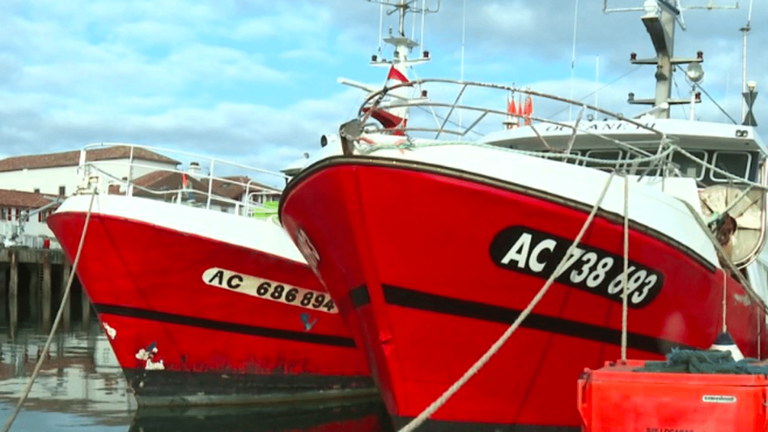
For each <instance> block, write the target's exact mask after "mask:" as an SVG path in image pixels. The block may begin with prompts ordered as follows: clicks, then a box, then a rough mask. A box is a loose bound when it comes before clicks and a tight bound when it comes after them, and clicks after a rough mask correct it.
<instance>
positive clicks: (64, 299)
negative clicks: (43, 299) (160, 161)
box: [2, 191, 96, 432]
mask: <svg viewBox="0 0 768 432" xmlns="http://www.w3.org/2000/svg"><path fill="white" fill-rule="evenodd" d="M95 197H96V192H95V191H94V192H93V193H92V194H91V203H90V204H89V205H88V213H87V214H86V216H85V225H84V226H83V234H82V235H81V236H80V244H79V245H78V246H77V254H76V255H75V262H74V263H73V264H72V270H71V272H70V274H69V280H68V281H67V288H66V289H65V290H64V295H63V296H62V298H61V304H60V305H59V312H58V313H57V314H56V320H55V321H54V322H53V328H51V332H50V333H49V334H48V340H46V341H45V346H43V351H42V352H41V353H40V357H39V358H38V359H37V364H36V365H35V370H34V371H33V372H32V377H31V378H30V379H29V382H28V383H27V386H26V387H25V388H24V391H23V392H22V394H21V398H19V402H18V403H17V404H16V407H15V408H14V409H13V412H12V413H11V415H10V416H9V417H8V420H6V421H5V425H4V426H3V430H2V432H8V431H9V430H10V429H11V426H12V425H13V422H14V421H15V420H16V416H17V415H18V414H19V411H20V410H21V406H22V405H23V404H24V401H25V400H27V396H29V392H30V390H32V384H34V383H35V379H37V375H38V374H39V373H40V368H41V367H42V366H43V361H44V360H45V356H46V355H47V354H48V350H49V349H50V348H51V342H52V341H53V335H54V334H56V329H57V328H58V327H59V322H61V317H62V316H63V315H64V308H65V307H66V305H67V301H68V300H69V291H70V289H71V288H72V281H73V280H74V278H75V270H77V264H78V263H79V262H80V253H81V252H82V251H83V244H84V243H85V233H86V232H87V231H88V224H89V223H90V221H91V209H92V208H93V200H94V198H95Z"/></svg>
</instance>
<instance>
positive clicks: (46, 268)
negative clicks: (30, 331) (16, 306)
mask: <svg viewBox="0 0 768 432" xmlns="http://www.w3.org/2000/svg"><path fill="white" fill-rule="evenodd" d="M42 288H43V295H42V301H43V328H44V329H46V330H48V329H49V328H50V327H51V254H49V253H48V251H45V252H43V287H42Z"/></svg>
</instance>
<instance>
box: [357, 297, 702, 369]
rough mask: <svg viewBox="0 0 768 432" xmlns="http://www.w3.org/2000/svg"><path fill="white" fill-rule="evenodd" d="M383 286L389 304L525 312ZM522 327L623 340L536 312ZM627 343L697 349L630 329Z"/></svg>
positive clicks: (491, 316) (505, 316)
mask: <svg viewBox="0 0 768 432" xmlns="http://www.w3.org/2000/svg"><path fill="white" fill-rule="evenodd" d="M383 288H384V299H385V300H386V302H387V303H388V304H391V305H393V306H402V307H407V308H410V309H418V310H422V311H428V312H437V313H441V314H446V315H452V316H458V317H462V318H473V319H478V320H483V321H490V322H496V323H500V324H506V325H511V324H512V323H513V322H515V320H516V319H517V317H518V316H520V313H521V312H522V310H519V309H510V308H505V307H501V306H494V305H489V304H485V303H479V302H473V301H468V300H459V299H455V298H451V297H444V296H440V295H436V294H427V293H423V292H420V291H416V290H411V289H406V288H400V287H396V286H392V285H383ZM361 292H364V294H365V297H366V298H367V299H368V301H366V302H365V303H362V304H359V305H358V304H355V307H356V308H357V307H360V306H363V305H365V304H368V303H370V298H369V297H368V296H367V294H368V290H367V288H366V287H365V286H361V287H358V288H355V289H354V290H352V291H350V296H351V297H352V298H355V297H358V298H361V297H363V295H362V294H360V293H361ZM521 327H525V328H529V329H533V330H541V331H545V332H550V333H556V334H560V335H564V336H572V337H577V338H581V339H586V340H591V341H595V342H602V343H607V344H612V345H620V344H621V330H616V329H612V328H608V327H603V326H599V325H594V324H587V323H583V322H579V321H574V320H568V319H563V318H557V317H552V316H548V315H542V314H537V313H531V314H530V315H528V318H526V319H525V320H524V321H523V322H522V324H521ZM627 347H628V348H632V349H637V350H641V351H646V352H649V353H654V354H666V353H668V352H669V351H670V350H671V349H672V348H673V347H677V348H681V349H695V348H693V347H689V346H686V345H683V344H680V343H677V342H672V341H669V340H666V339H661V338H656V337H652V336H646V335H642V334H638V333H631V332H630V333H628V334H627Z"/></svg>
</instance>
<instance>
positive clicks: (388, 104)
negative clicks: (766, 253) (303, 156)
mask: <svg viewBox="0 0 768 432" xmlns="http://www.w3.org/2000/svg"><path fill="white" fill-rule="evenodd" d="M404 87H413V88H414V89H415V90H416V91H415V93H416V94H418V95H419V96H417V97H414V98H410V99H407V98H403V97H402V96H400V94H402V92H399V94H397V95H392V94H391V92H392V91H393V90H397V89H400V88H404ZM430 95H437V98H435V99H433V98H432V97H431V96H430ZM441 100H448V102H442V101H441ZM534 102H535V104H536V107H537V108H536V112H551V113H561V114H563V116H565V115H564V113H566V112H568V111H570V112H571V113H572V114H573V113H575V119H574V120H566V119H560V118H558V116H557V115H552V116H543V115H538V114H537V115H534V110H533V109H532V107H533V104H534ZM403 107H407V108H408V113H409V115H408V118H407V121H403V122H402V123H401V124H400V125H398V126H396V127H383V126H379V125H377V124H376V123H375V122H372V120H373V119H376V118H378V117H379V116H383V115H384V113H385V112H387V111H388V110H391V109H393V108H403ZM598 117H599V118H600V119H601V120H597V121H596V120H595V119H596V118H598ZM572 118H573V117H572ZM660 124H662V122H660V120H659V119H657V118H655V117H653V116H652V115H649V114H648V113H646V114H644V115H642V116H641V117H639V118H630V117H627V116H624V115H622V114H620V113H614V112H611V111H608V110H605V109H602V108H599V107H596V106H593V105H590V104H587V103H584V102H580V101H574V100H570V99H567V98H563V97H560V96H557V95H552V94H548V93H544V92H540V91H535V90H532V89H530V88H522V87H516V86H506V85H499V84H488V83H479V82H470V81H458V80H450V79H420V80H415V81H410V82H405V83H398V84H396V85H393V86H390V87H385V88H383V89H381V90H380V91H377V92H374V93H371V94H370V95H369V96H368V97H367V98H366V99H365V101H364V102H363V104H362V105H361V107H360V109H359V111H358V115H357V118H355V119H354V120H352V121H350V122H347V123H345V124H344V125H342V127H341V128H340V131H339V135H340V137H341V142H342V150H343V151H344V152H345V154H353V153H358V154H372V153H375V152H377V151H379V150H384V149H399V150H401V151H408V150H416V149H418V148H420V147H421V148H424V147H436V146H450V145H462V146H466V145H474V146H486V147H492V148H494V149H496V150H499V151H507V152H515V153H520V154H527V155H531V156H535V157H539V158H547V159H555V160H560V161H563V162H568V163H572V164H577V165H584V166H586V167H590V168H595V169H601V170H605V171H616V172H618V173H620V174H626V175H627V176H628V178H630V177H631V178H632V179H636V180H637V181H646V182H647V183H651V182H653V183H654V184H660V186H661V188H662V191H665V182H666V183H670V182H674V183H675V184H677V185H682V184H683V183H686V184H687V185H688V186H686V187H685V189H684V191H685V192H684V193H685V197H686V198H687V199H688V201H687V202H689V203H690V202H693V201H694V200H693V199H691V197H694V196H696V195H698V197H696V198H698V201H699V203H698V204H699V206H700V207H701V208H700V209H695V210H696V213H697V214H698V215H699V216H701V218H702V222H703V223H704V224H706V225H708V226H709V227H710V229H711V230H712V231H713V233H715V234H716V235H717V236H718V237H719V240H718V241H720V242H721V243H722V244H723V245H725V244H726V243H728V241H729V240H728V239H730V238H733V237H734V236H735V237H736V238H737V239H736V240H734V241H733V242H731V243H728V244H730V245H732V246H733V250H734V251H733V253H732V254H731V258H732V259H733V262H734V263H735V264H736V265H738V266H740V267H743V266H744V265H747V264H748V263H750V262H751V261H752V260H753V259H754V258H755V256H756V254H757V253H759V251H760V250H761V248H762V245H763V244H764V239H765V236H766V214H767V213H768V212H767V211H766V193H765V192H766V186H765V185H766V179H767V178H768V173H767V172H766V170H765V167H766V164H763V169H762V170H758V169H756V168H755V169H751V168H749V169H748V170H747V171H749V172H748V173H745V172H744V171H742V172H741V173H738V172H736V171H734V170H733V169H730V170H729V169H728V167H723V166H720V164H719V163H717V164H716V163H714V162H716V161H712V160H706V158H705V159H702V158H699V157H697V156H696V155H695V154H694V153H696V152H695V151H693V149H694V148H695V147H690V145H691V143H694V144H695V141H696V140H695V138H692V137H695V136H696V135H701V136H702V137H703V138H704V135H703V134H702V133H701V132H700V131H699V130H697V128H698V127H699V126H697V124H700V123H697V122H693V121H691V122H690V123H688V122H680V123H675V124H674V125H671V123H664V124H665V125H666V126H664V127H663V130H661V128H657V127H656V126H657V125H660ZM673 126H674V127H673ZM733 127H734V128H736V129H734V131H735V132H736V133H735V138H734V135H733V134H731V132H733V131H730V130H729V132H728V134H731V135H723V136H722V137H718V138H722V140H721V141H723V142H727V143H733V144H734V146H732V147H731V148H737V146H736V145H737V144H738V147H741V148H743V145H744V142H745V141H744V140H743V139H741V140H740V139H739V138H740V137H741V138H743V137H744V136H746V135H745V134H746V133H747V132H746V131H745V130H743V129H742V130H739V128H740V127H739V126H733ZM678 130H679V132H677V131H678ZM739 133H742V135H739ZM683 137H685V140H687V141H685V142H686V144H685V145H682V144H681V143H682V142H683V141H684V138H683ZM706 138H708V139H709V141H710V142H711V141H712V140H711V138H712V136H706ZM729 140H730V141H729ZM702 141H707V140H702ZM723 148H728V147H727V146H724V147H723ZM692 151H693V152H692ZM724 151H725V150H724ZM747 160H748V161H751V160H752V158H751V156H748V158H747ZM749 164H750V162H747V166H748V167H749ZM692 165H693V166H699V167H701V169H702V170H705V171H702V172H708V173H710V179H713V178H714V177H715V175H716V176H717V178H718V179H717V181H713V182H709V183H708V184H707V183H702V182H701V181H700V180H699V179H698V178H693V176H691V175H690V173H689V172H684V171H685V169H687V168H690V167H691V166H692ZM716 165H717V166H716ZM754 166H755V167H756V166H757V163H755V165H754ZM684 167H685V169H684ZM724 168H725V169H724ZM731 168H732V167H731ZM693 171H694V172H698V171H696V170H693ZM757 171H760V172H759V173H758V174H755V173H756V172H757ZM750 173H751V174H750ZM650 177H652V179H651V178H650ZM672 178H676V179H683V180H682V182H681V181H679V180H671V179H672ZM681 187H682V186H681ZM678 190H680V191H681V192H680V193H683V192H682V191H683V190H682V189H678ZM729 212H730V213H729ZM726 214H730V216H731V218H732V219H735V220H736V223H737V225H738V228H737V229H736V232H735V233H733V232H729V231H728V230H730V229H731V228H729V224H730V222H729V219H728V218H727V217H726V216H725V215H726Z"/></svg>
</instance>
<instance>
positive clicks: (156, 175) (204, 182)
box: [133, 170, 280, 202]
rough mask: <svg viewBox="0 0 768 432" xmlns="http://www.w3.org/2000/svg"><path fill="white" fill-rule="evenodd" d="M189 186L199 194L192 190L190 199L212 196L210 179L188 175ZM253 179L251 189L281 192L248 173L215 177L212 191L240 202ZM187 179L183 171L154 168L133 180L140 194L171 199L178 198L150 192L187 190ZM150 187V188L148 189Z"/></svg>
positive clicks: (198, 200)
mask: <svg viewBox="0 0 768 432" xmlns="http://www.w3.org/2000/svg"><path fill="white" fill-rule="evenodd" d="M186 177H187V187H186V190H192V191H196V192H195V193H192V192H190V193H188V194H187V195H188V198H187V199H189V198H193V199H194V200H195V201H197V202H206V200H207V196H208V178H207V177H199V176H195V175H192V174H187V176H186ZM249 181H250V187H249V191H250V192H268V193H275V194H280V190H279V189H275V188H273V187H270V186H266V185H264V184H262V183H258V182H256V181H253V180H251V179H250V178H249V177H247V176H230V177H223V179H217V178H214V179H213V186H212V187H211V193H212V195H213V197H214V201H218V200H216V198H215V197H217V196H218V197H221V198H228V199H231V200H234V201H240V200H241V199H242V196H243V193H245V189H246V188H245V186H244V185H245V184H248V182H249ZM183 183H184V179H183V175H182V173H180V172H174V171H163V170H158V171H153V172H151V173H149V174H146V175H143V176H141V177H139V178H136V179H134V180H133V184H134V185H135V186H137V187H135V188H134V190H133V194H134V195H136V196H144V197H152V198H164V199H167V200H170V199H172V198H174V197H175V194H174V195H171V194H166V195H164V196H163V195H162V194H156V193H153V192H150V191H156V192H161V191H178V190H181V189H184V186H183ZM147 189H149V190H147Z"/></svg>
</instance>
